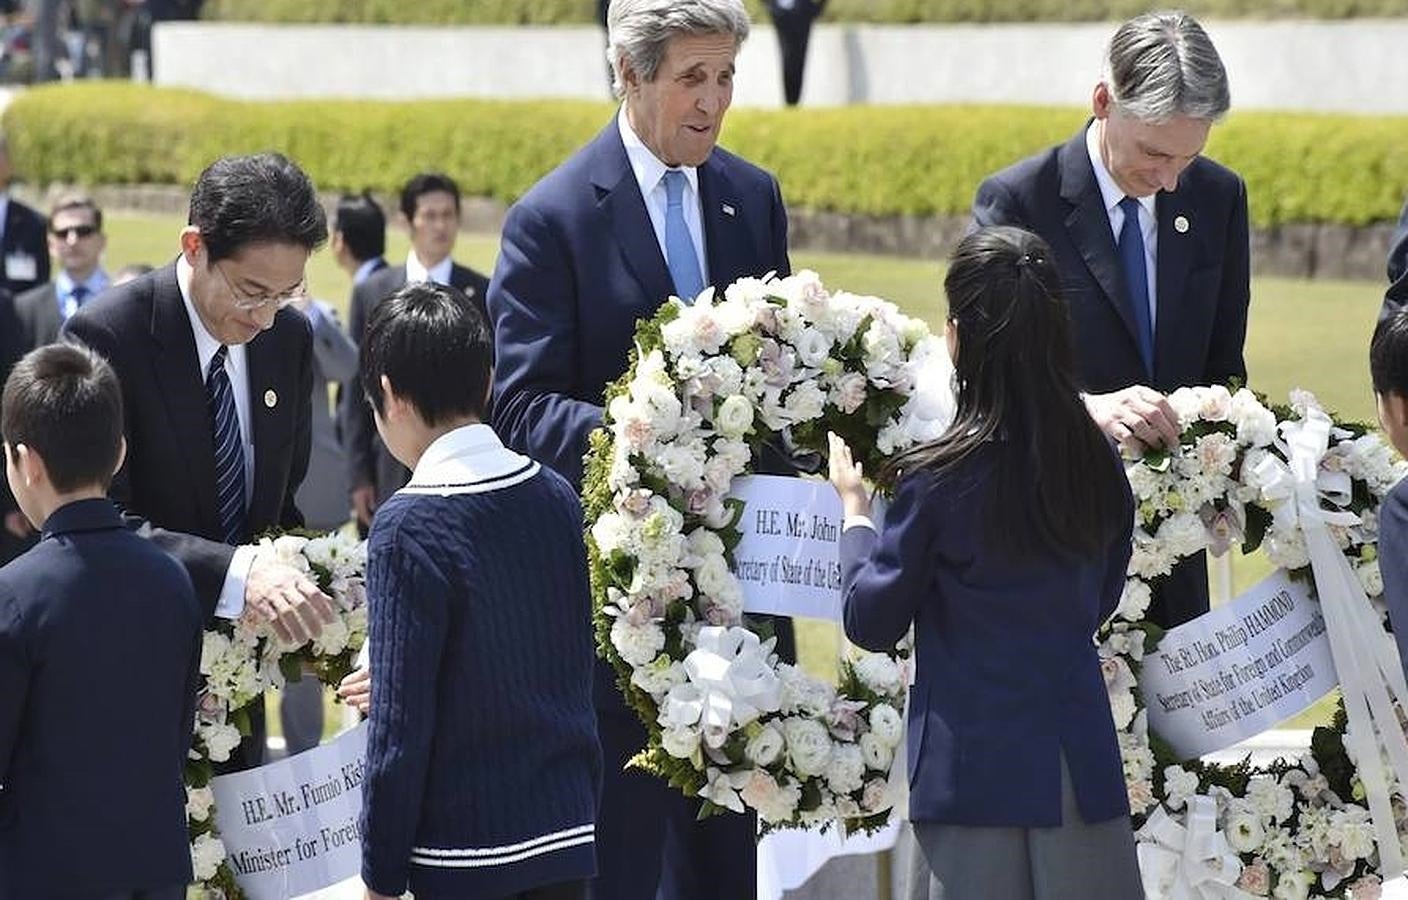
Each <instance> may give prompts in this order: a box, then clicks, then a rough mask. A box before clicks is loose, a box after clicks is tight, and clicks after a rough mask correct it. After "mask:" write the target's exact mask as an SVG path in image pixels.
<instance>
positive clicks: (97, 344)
mask: <svg viewBox="0 0 1408 900" xmlns="http://www.w3.org/2000/svg"><path fill="white" fill-rule="evenodd" d="M64 334H65V335H66V336H67V337H69V338H72V339H75V340H77V341H79V342H80V343H82V344H85V345H87V346H88V347H90V348H92V349H93V350H94V351H96V352H97V353H98V354H100V355H101V356H103V357H104V358H106V359H113V358H115V357H116V356H117V353H118V342H117V338H116V336H115V335H114V334H113V333H112V332H111V331H109V330H107V329H106V328H104V327H102V326H101V325H98V324H96V323H94V322H93V321H92V320H91V319H87V318H84V317H80V316H75V317H74V318H71V319H69V320H68V322H67V323H65V326H64ZM312 393H313V387H312V385H311V384H308V385H306V386H305V389H304V392H303V396H304V397H305V399H306V400H307V401H309V403H310V407H309V408H310V409H311V400H312ZM123 432H124V434H125V435H126V437H127V439H128V440H129V441H130V440H131V437H132V435H131V433H130V423H128V422H124V423H123ZM308 440H309V439H308V436H307V413H305V416H304V429H303V437H302V447H303V460H304V462H303V468H304V469H306V468H307V459H308V447H309V443H308ZM296 466H297V464H295V467H296ZM300 480H302V479H301V475H300ZM296 489H297V484H294V485H293V486H292V488H291V490H296ZM108 496H109V497H110V498H112V501H113V502H114V503H116V504H117V508H118V509H119V510H120V511H121V512H122V518H123V521H124V522H126V523H127V527H128V528H131V529H132V530H133V531H135V532H136V533H137V534H139V535H141V536H142V537H145V538H148V539H150V540H151V541H152V542H153V543H155V544H156V545H157V546H158V547H160V548H161V549H162V550H165V551H166V552H167V553H169V554H171V555H172V556H174V557H176V559H177V560H179V561H180V562H181V564H182V565H184V566H185V567H186V572H187V573H188V574H189V575H190V576H191V583H192V584H193V585H195V589H196V599H198V600H200V605H201V607H202V609H204V611H205V618H206V621H210V620H211V619H213V618H214V616H215V605H216V603H217V602H219V599H220V589H221V588H222V587H223V586H224V584H225V576H226V574H227V573H228V572H229V571H230V562H231V561H232V560H233V559H234V556H235V548H234V547H232V546H230V545H229V544H224V543H221V542H219V541H211V540H207V539H206V538H202V537H196V536H195V535H193V534H184V533H182V532H179V531H168V530H166V529H165V528H158V527H156V526H155V525H153V524H152V523H151V522H149V521H148V520H147V519H146V518H145V517H143V516H141V515H140V514H138V513H137V512H134V511H133V510H131V509H130V508H129V507H130V505H131V502H132V490H131V487H130V486H129V484H128V481H127V466H126V464H124V465H123V467H122V468H121V469H119V470H118V472H117V474H116V475H115V476H113V480H112V485H111V487H109V488H108Z"/></svg>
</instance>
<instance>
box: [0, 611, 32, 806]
mask: <svg viewBox="0 0 1408 900" xmlns="http://www.w3.org/2000/svg"><path fill="white" fill-rule="evenodd" d="M23 629H24V620H23V618H22V617H21V615H20V606H19V602H18V601H17V599H16V598H15V597H14V596H12V595H11V593H10V591H9V590H8V589H0V788H3V787H4V785H5V773H6V772H7V771H8V770H9V768H10V759H11V758H12V757H13V756H14V752H15V743H16V741H17V740H18V738H19V729H20V719H21V718H22V717H23V715H24V703H25V694H26V692H27V691H28V689H29V668H30V661H29V648H28V641H27V639H26V638H25V635H24V631H23Z"/></svg>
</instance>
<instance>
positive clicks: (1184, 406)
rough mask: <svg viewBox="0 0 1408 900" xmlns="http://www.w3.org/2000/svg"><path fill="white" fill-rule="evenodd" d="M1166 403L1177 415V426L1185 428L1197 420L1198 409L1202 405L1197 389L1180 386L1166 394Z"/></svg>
mask: <svg viewBox="0 0 1408 900" xmlns="http://www.w3.org/2000/svg"><path fill="white" fill-rule="evenodd" d="M1167 399H1168V405H1169V406H1170V407H1172V408H1173V413H1174V415H1176V416H1178V426H1179V428H1180V429H1186V428H1187V427H1188V426H1189V425H1192V424H1193V423H1194V422H1196V421H1197V420H1198V409H1199V407H1200V406H1201V405H1202V404H1201V403H1200V402H1199V398H1198V389H1197V388H1191V387H1182V388H1179V389H1178V390H1176V391H1174V392H1173V393H1172V394H1169V395H1168V398H1167Z"/></svg>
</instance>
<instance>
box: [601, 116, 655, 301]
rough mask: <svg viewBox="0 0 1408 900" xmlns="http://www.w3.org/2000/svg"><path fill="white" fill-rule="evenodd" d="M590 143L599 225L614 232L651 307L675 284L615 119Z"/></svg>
mask: <svg viewBox="0 0 1408 900" xmlns="http://www.w3.org/2000/svg"><path fill="white" fill-rule="evenodd" d="M594 145H595V146H594V158H593V160H592V178H591V180H592V186H593V187H594V188H595V190H596V194H597V208H598V209H599V210H601V213H602V216H603V217H604V222H603V226H604V227H606V228H609V229H610V230H611V233H612V234H613V235H615V237H616V242H617V244H619V245H620V247H621V255H622V256H623V257H625V260H626V265H627V267H628V268H629V269H630V270H631V274H632V275H633V276H634V277H635V279H636V281H637V282H638V283H639V284H640V287H641V292H642V294H643V295H644V296H645V297H647V298H649V303H650V308H651V309H652V310H653V309H655V308H657V307H659V306H660V304H662V303H664V302H665V298H667V297H669V296H670V295H671V294H673V293H674V292H675V283H674V280H673V279H672V278H671V277H670V270H669V268H668V267H667V266H666V265H665V256H664V254H662V253H661V252H660V245H659V243H657V242H656V240H655V226H654V225H652V224H651V223H650V214H649V213H648V212H647V211H646V208H645V199H644V198H643V197H641V194H640V185H638V184H637V183H636V177H635V173H634V172H633V171H632V170H631V162H630V160H629V159H628V158H627V157H626V146H625V145H624V144H623V143H621V133H620V131H619V130H618V128H617V125H616V119H615V118H612V120H611V122H610V124H608V125H607V126H606V129H605V130H603V131H602V133H601V134H600V135H598V136H597V139H596V141H595V142H594Z"/></svg>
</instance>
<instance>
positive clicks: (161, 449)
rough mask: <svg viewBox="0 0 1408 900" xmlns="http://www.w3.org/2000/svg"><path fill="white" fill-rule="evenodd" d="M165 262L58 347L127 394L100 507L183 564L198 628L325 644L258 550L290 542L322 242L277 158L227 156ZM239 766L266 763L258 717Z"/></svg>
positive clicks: (293, 576)
mask: <svg viewBox="0 0 1408 900" xmlns="http://www.w3.org/2000/svg"><path fill="white" fill-rule="evenodd" d="M188 221H189V222H190V224H189V225H188V226H187V227H186V228H184V229H183V230H182V231H181V235H180V248H181V254H180V256H178V257H177V259H176V261H175V262H173V263H171V264H169V265H167V266H164V267H162V268H160V269H157V270H156V271H154V272H151V273H149V274H147V275H143V276H141V277H140V278H137V279H135V280H134V281H130V282H128V283H127V284H124V285H122V286H121V287H117V288H113V289H111V290H109V291H106V292H105V293H104V294H103V295H102V296H101V297H99V298H98V299H96V300H94V301H93V302H91V303H88V304H86V305H84V306H83V307H82V308H81V309H80V310H79V311H78V312H76V313H75V314H74V315H73V317H72V318H70V319H69V320H68V322H67V323H65V325H64V333H65V334H66V335H67V336H69V337H71V338H74V339H76V340H78V341H80V342H82V343H84V344H87V345H88V346H89V347H91V348H92V349H94V350H96V351H97V352H98V353H100V354H102V355H103V356H105V357H106V358H107V359H108V361H109V362H110V363H111V364H112V366H113V368H114V369H115V370H116V371H117V373H118V378H119V380H120V381H121V383H122V404H123V420H124V425H123V430H124V433H125V436H126V439H127V460H126V462H125V463H124V465H123V467H122V469H120V470H119V471H118V473H117V476H116V478H114V480H113V484H112V488H111V491H110V493H111V496H112V498H113V500H115V501H116V502H117V503H118V504H119V506H120V507H121V508H122V509H123V511H124V513H125V514H126V515H127V516H128V518H129V524H131V525H133V526H134V527H139V528H140V529H141V531H142V533H144V534H147V535H149V536H150V537H151V538H152V540H154V541H156V542H157V543H158V544H159V545H160V546H161V547H162V548H163V549H165V550H166V551H167V552H169V553H171V554H172V555H173V556H175V557H176V558H177V559H179V560H180V561H181V562H183V563H184V564H185V565H186V569H187V571H188V572H189V573H190V575H191V581H192V582H193V583H194V584H195V588H196V595H197V597H198V598H199V599H200V600H201V602H202V604H203V606H204V608H205V614H206V617H207V619H214V618H220V619H237V618H241V617H244V618H247V619H249V620H252V621H256V622H270V623H271V624H272V628H273V630H274V632H275V633H276V634H277V635H278V636H279V637H280V638H281V639H284V640H288V641H293V642H295V643H302V642H303V641H305V640H306V639H307V638H309V637H311V636H315V635H317V634H320V633H321V632H322V627H323V625H324V624H325V623H327V622H330V621H331V620H332V616H333V610H332V604H331V601H330V600H329V599H328V598H327V597H326V596H325V595H323V594H322V592H320V591H319V590H318V588H317V586H316V585H315V584H313V583H312V582H311V581H309V580H308V578H307V577H306V576H304V575H302V574H301V573H299V572H297V571H296V570H294V569H293V568H291V567H289V566H287V565H284V564H281V563H277V562H275V561H273V560H270V559H267V558H256V555H255V548H254V546H253V541H254V539H255V538H256V537H257V536H258V535H260V534H262V533H264V532H266V531H268V530H270V529H288V528H296V527H298V526H301V525H302V524H303V516H302V514H301V513H300V512H299V511H298V508H297V505H296V504H295V502H294V495H295V493H296V492H297V490H298V486H299V485H300V484H301V483H302V481H303V476H304V473H305V472H306V471H307V468H308V454H309V446H310V425H309V423H310V417H311V397H312V388H313V346H312V335H311V332H310V331H309V327H308V320H307V319H305V318H304V317H303V316H302V315H300V314H299V313H298V312H297V311H296V310H293V309H286V308H285V307H287V306H289V305H290V304H292V303H293V302H294V301H295V300H297V299H298V298H299V297H302V296H303V295H304V294H305V293H306V289H305V283H304V268H305V266H306V265H307V262H308V257H309V255H310V254H311V253H312V252H313V250H314V249H316V248H317V247H318V246H320V245H321V244H322V243H323V242H324V241H325V240H326V239H327V222H326V219H325V217H324V214H323V209H322V206H321V205H319V203H318V198H317V194H316V193H315V191H314V189H313V185H312V182H310V181H309V180H308V176H307V175H305V174H304V173H303V172H302V170H300V169H299V168H298V167H297V166H296V165H294V164H293V163H292V162H290V161H289V160H287V159H285V158H284V157H282V156H280V155H278V154H272V153H263V154H259V155H256V156H243V157H225V158H223V159H220V160H217V161H216V162H214V163H213V164H211V166H210V167H209V168H207V169H206V170H205V171H204V172H203V173H201V175H200V178H199V179H198V180H197V182H196V186H195V189H194V190H193V191H192V193H191V204H190V215H189V218H188ZM252 713H253V715H252V716H251V718H252V719H255V720H256V722H255V729H254V730H255V735H254V736H253V738H252V739H251V740H250V741H246V743H245V744H244V745H243V746H242V747H241V748H240V751H239V752H240V755H239V757H237V758H236V759H235V760H234V764H235V765H236V766H238V765H244V766H254V765H258V764H259V763H260V762H261V760H262V757H263V749H264V747H263V727H262V724H263V716H262V710H261V708H260V706H259V705H257V704H256V705H255V706H254V707H253V708H252Z"/></svg>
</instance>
